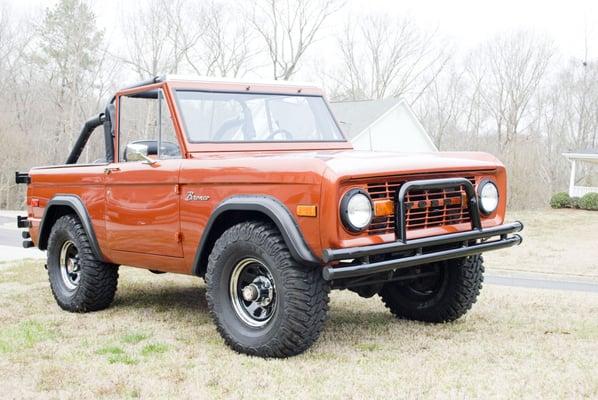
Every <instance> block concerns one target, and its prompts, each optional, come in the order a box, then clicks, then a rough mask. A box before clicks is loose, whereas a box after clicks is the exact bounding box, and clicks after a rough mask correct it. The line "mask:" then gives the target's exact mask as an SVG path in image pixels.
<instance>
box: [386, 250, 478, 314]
mask: <svg viewBox="0 0 598 400" xmlns="http://www.w3.org/2000/svg"><path fill="white" fill-rule="evenodd" d="M422 270H424V268H422ZM425 271H426V272H429V271H435V274H433V275H427V276H425V277H422V278H419V279H414V280H409V281H399V282H389V283H386V284H385V285H384V286H383V287H382V289H381V290H380V292H379V295H380V297H381V298H382V301H383V302H384V304H385V305H386V307H387V308H388V309H389V310H390V311H391V312H392V313H393V314H394V315H395V316H397V317H398V318H405V319H412V320H418V321H425V322H448V321H453V320H456V319H457V318H459V317H461V316H463V315H464V314H465V313H466V312H467V311H468V310H469V309H470V308H471V306H472V305H473V303H475V302H476V300H477V297H478V295H479V294H480V289H481V288H482V282H483V280H484V277H483V274H484V265H483V259H482V256H480V255H476V256H471V257H467V258H460V259H454V260H447V261H442V262H439V263H435V264H433V265H430V266H426V267H425Z"/></svg>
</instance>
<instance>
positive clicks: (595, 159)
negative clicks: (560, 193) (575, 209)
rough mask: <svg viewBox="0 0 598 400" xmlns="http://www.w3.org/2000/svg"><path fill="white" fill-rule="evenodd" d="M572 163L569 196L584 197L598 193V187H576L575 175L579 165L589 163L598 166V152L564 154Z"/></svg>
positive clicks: (586, 151)
mask: <svg viewBox="0 0 598 400" xmlns="http://www.w3.org/2000/svg"><path fill="white" fill-rule="evenodd" d="M563 155H564V156H565V157H566V158H567V159H568V160H569V162H570V163H571V177H570V178H569V196H571V197H582V196H583V195H584V194H586V193H598V187H592V186H578V185H576V183H577V182H576V181H575V175H576V172H577V163H578V162H582V163H589V164H593V165H596V166H598V151H591V150H585V151H577V152H575V153H563Z"/></svg>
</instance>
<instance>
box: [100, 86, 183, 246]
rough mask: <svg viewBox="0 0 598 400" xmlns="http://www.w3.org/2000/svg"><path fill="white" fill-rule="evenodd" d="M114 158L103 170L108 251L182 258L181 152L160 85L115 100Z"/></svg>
mask: <svg viewBox="0 0 598 400" xmlns="http://www.w3.org/2000/svg"><path fill="white" fill-rule="evenodd" d="M117 120H118V121H119V124H118V133H117V135H118V140H117V142H118V159H117V162H116V163H113V164H110V165H109V166H107V168H106V231H107V234H108V242H109V246H110V250H111V251H112V252H113V254H114V252H115V251H116V252H128V253H142V254H153V255H157V256H168V257H182V256H183V250H182V243H181V234H180V222H179V194H178V182H179V171H180V167H181V152H180V147H179V143H178V140H177V138H176V133H175V130H174V127H173V125H172V120H171V118H170V112H169V109H168V105H167V103H166V101H165V100H164V93H163V91H162V89H153V90H150V91H145V92H140V93H135V94H132V95H127V96H120V97H119V98H118V118H117Z"/></svg>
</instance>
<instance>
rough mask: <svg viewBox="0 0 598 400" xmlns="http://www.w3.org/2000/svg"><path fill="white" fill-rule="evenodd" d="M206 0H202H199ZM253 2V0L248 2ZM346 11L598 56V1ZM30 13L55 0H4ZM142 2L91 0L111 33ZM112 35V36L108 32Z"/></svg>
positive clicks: (428, 2)
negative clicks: (521, 35) (525, 39)
mask: <svg viewBox="0 0 598 400" xmlns="http://www.w3.org/2000/svg"><path fill="white" fill-rule="evenodd" d="M198 1H201V0H198ZM246 1H249V0H246ZM346 1H347V3H346V6H345V7H344V9H343V10H342V11H341V12H340V13H339V14H338V15H336V16H335V17H334V18H333V19H332V20H331V21H330V24H331V25H332V26H334V25H336V24H342V21H343V18H344V17H345V16H346V15H353V16H359V15H360V14H363V12H364V10H365V11H367V12H374V13H380V14H387V15H396V16H401V17H402V16H409V17H411V18H413V19H414V20H415V21H416V22H417V24H418V25H419V26H421V27H422V28H424V29H430V30H434V29H437V30H438V33H439V34H440V35H442V36H444V37H446V38H448V39H450V40H452V41H453V43H455V45H456V47H457V48H458V49H459V50H460V51H467V50H469V49H471V48H473V47H475V46H476V45H477V44H478V43H480V42H481V41H483V40H484V39H486V38H488V37H492V36H494V35H496V34H498V33H501V32H505V31H510V30H518V29H524V30H533V31H536V32H538V33H540V34H545V35H547V36H549V37H551V38H552V39H553V40H554V42H555V44H556V45H557V47H558V49H559V50H560V52H561V54H563V55H564V56H565V57H575V58H577V59H584V57H585V44H584V43H585V38H586V37H587V39H588V57H589V58H590V59H591V58H598V0H567V1H553V0H544V1H541V0H500V1H497V0H492V1H489V0H477V1H476V0H452V1H447V0H346ZM1 2H5V3H8V4H9V5H10V7H11V8H12V9H15V10H18V11H22V12H26V13H27V14H28V15H31V14H36V13H37V12H41V11H42V10H43V9H44V8H45V7H49V6H52V4H54V3H55V0H19V1H14V0H12V1H11V0H0V3H1ZM139 2H141V0H103V1H101V0H90V3H91V4H92V5H93V7H94V9H95V11H96V13H97V16H98V21H99V24H100V25H101V26H102V27H104V28H105V29H106V31H107V32H108V33H109V32H110V26H111V24H113V23H115V21H119V20H120V19H121V18H122V16H123V15H126V11H128V10H134V9H135V7H136V4H138V3H139ZM107 36H108V37H110V36H111V35H107Z"/></svg>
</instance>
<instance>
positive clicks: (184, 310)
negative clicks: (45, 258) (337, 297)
mask: <svg viewBox="0 0 598 400" xmlns="http://www.w3.org/2000/svg"><path fill="white" fill-rule="evenodd" d="M370 301H375V299H370V300H365V299H360V298H358V297H357V295H355V300H354V302H353V301H351V303H350V304H346V303H341V304H338V303H337V304H334V303H332V304H331V305H330V310H329V315H328V317H329V318H328V321H327V324H326V325H327V328H326V330H328V331H329V332H337V331H339V330H340V331H344V332H352V331H359V332H361V333H363V332H364V331H365V332H367V331H370V330H371V331H372V332H374V331H379V330H380V328H381V327H383V326H385V325H388V324H392V323H393V322H395V321H396V319H395V318H394V317H393V316H392V315H391V314H390V313H389V312H387V311H386V310H384V309H383V308H380V309H376V310H372V309H371V307H368V302H370ZM360 303H361V304H360ZM370 304H371V303H370ZM361 305H363V307H361ZM111 309H112V310H114V312H117V313H121V312H123V313H130V312H138V313H144V314H145V313H148V312H156V313H164V314H165V315H171V316H172V318H173V319H177V321H178V320H180V321H181V323H211V322H210V321H211V318H210V316H209V311H208V305H207V301H206V288H205V285H203V284H198V285H192V286H182V285H174V286H168V285H159V286H153V287H152V286H150V287H148V286H146V285H141V284H140V285H132V286H129V287H125V288H123V289H122V290H119V291H118V293H117V297H116V299H115V301H114V304H113V307H112V308H111ZM191 321H192V322H191Z"/></svg>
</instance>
